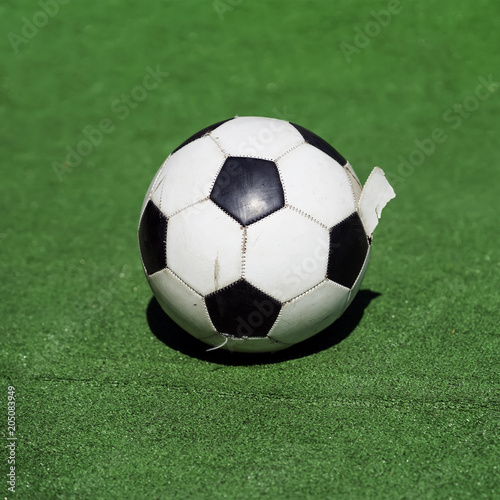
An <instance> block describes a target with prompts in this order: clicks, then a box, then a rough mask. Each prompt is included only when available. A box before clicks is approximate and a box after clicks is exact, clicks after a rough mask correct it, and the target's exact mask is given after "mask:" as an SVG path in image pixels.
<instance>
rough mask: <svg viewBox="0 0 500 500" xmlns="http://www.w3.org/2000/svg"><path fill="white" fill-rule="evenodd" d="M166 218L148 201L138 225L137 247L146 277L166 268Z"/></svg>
mask: <svg viewBox="0 0 500 500" xmlns="http://www.w3.org/2000/svg"><path fill="white" fill-rule="evenodd" d="M167 224H168V221H167V218H166V217H165V215H164V214H163V213H162V212H161V211H160V209H159V208H158V207H157V206H156V205H155V204H154V203H153V202H152V201H151V200H149V201H148V203H147V205H146V208H145V209H144V212H143V214H142V217H141V221H140V223H139V247H140V250H141V257H142V262H143V263H144V267H145V268H146V272H147V273H148V275H151V274H154V273H156V272H157V271H161V270H162V269H164V268H165V267H167V250H166V241H167Z"/></svg>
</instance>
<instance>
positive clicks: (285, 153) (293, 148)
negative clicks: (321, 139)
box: [275, 141, 308, 162]
mask: <svg viewBox="0 0 500 500" xmlns="http://www.w3.org/2000/svg"><path fill="white" fill-rule="evenodd" d="M304 144H308V142H307V141H302V142H299V144H296V145H295V146H293V147H291V148H289V149H287V150H286V151H285V152H284V153H281V154H280V155H279V156H278V157H276V159H275V161H276V162H277V161H278V160H281V159H282V158H283V156H285V155H287V154H288V153H291V152H292V151H294V150H296V149H297V148H299V147H300V146H303V145H304Z"/></svg>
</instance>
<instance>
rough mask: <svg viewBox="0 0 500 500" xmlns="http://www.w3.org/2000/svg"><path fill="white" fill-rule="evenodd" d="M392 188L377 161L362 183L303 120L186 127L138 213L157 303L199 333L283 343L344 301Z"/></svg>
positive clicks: (220, 342)
mask: <svg viewBox="0 0 500 500" xmlns="http://www.w3.org/2000/svg"><path fill="white" fill-rule="evenodd" d="M371 178H372V179H371ZM370 179H371V180H370ZM365 191H366V193H365ZM393 196H394V192H393V191H392V188H391V187H390V185H389V184H388V183H387V181H386V179H385V177H384V175H383V172H382V171H381V170H380V169H378V168H377V167H376V168H375V169H374V172H372V175H371V176H370V178H369V181H367V183H366V184H365V188H364V189H363V188H362V186H361V183H360V182H359V180H358V178H357V176H356V174H355V173H354V171H353V169H352V167H351V166H350V164H349V163H348V162H347V161H346V160H345V159H344V158H343V157H342V156H341V155H340V154H339V153H338V152H337V151H336V150H335V149H334V148H333V147H332V146H330V145H329V144H328V143H327V142H326V141H324V140H323V139H321V138H320V137H318V136H317V135H315V134H314V133H312V132H310V131H308V130H306V129H304V128H303V127H300V126H298V125H295V124H292V123H290V122H287V121H283V120H277V119H273V118H262V117H235V118H233V119H230V120H226V121H224V122H219V123H216V124H214V125H212V126H210V127H207V128H205V129H203V130H201V131H200V132H198V133H197V134H195V135H193V136H192V137H190V138H189V139H188V140H186V141H185V142H184V143H183V144H181V145H180V146H179V147H178V148H177V149H175V150H174V151H173V152H172V154H170V156H169V157H168V158H167V159H166V161H165V162H164V164H163V165H162V166H161V168H160V169H159V171H158V172H157V174H156V176H155V178H154V179H153V181H152V183H151V186H150V187H149V189H148V191H147V194H146V197H145V200H144V204H143V207H142V212H141V217H140V222H139V246H140V251H141V257H142V262H143V266H144V271H145V273H146V276H147V279H148V282H149V284H150V286H151V288H152V290H153V292H154V295H155V296H156V298H157V300H158V302H159V303H160V305H161V306H162V308H163V309H164V311H165V312H166V313H167V314H168V315H169V316H170V317H171V318H172V319H173V320H174V321H175V322H176V323H177V324H178V325H179V326H181V327H182V328H183V329H184V330H186V331H187V332H189V333H190V334H191V335H193V336H194V337H196V338H198V339H200V340H202V341H203V342H205V343H206V344H209V345H211V346H213V347H221V348H224V349H229V350H234V351H242V352H264V351H276V350H280V349H284V348H286V347H288V346H291V345H293V344H296V343H298V342H301V341H302V340H305V339H307V338H309V337H311V336H313V335H314V334H316V333H318V332H319V331H321V330H323V329H324V328H326V327H327V326H328V325H330V324H331V323H333V322H334V321H335V320H336V319H337V318H338V317H339V316H340V315H341V314H342V313H343V311H344V310H345V309H346V308H347V307H348V305H349V304H350V303H351V301H352V300H353V298H354V296H355V295H356V293H357V292H358V290H359V287H360V285H361V282H362V280H363V277H364V275H365V272H366V268H367V265H368V260H369V258H370V251H371V235H372V232H373V229H374V227H375V225H376V224H377V221H378V217H379V216H380V211H381V209H382V208H383V206H384V205H385V204H386V203H387V201H389V199H390V198H392V197H393Z"/></svg>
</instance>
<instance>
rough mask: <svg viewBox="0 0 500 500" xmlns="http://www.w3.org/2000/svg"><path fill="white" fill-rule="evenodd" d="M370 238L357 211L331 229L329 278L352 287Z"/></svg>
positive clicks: (361, 265)
mask: <svg viewBox="0 0 500 500" xmlns="http://www.w3.org/2000/svg"><path fill="white" fill-rule="evenodd" d="M368 247H369V243H368V238H367V236H366V232H365V228H364V227H363V223H362V222H361V219H360V218H359V215H358V213H357V212H354V213H353V214H351V215H350V216H349V217H347V218H346V219H344V220H343V221H342V222H340V223H339V224H337V225H335V226H333V227H332V228H331V229H330V250H329V254H328V268H327V275H326V276H327V278H328V279H330V280H332V281H335V282H336V283H339V284H340V285H343V286H345V287H347V288H352V286H353V285H354V283H355V282H356V279H357V277H358V276H359V273H360V271H361V269H362V267H363V263H364V261H365V258H366V254H367V252H368Z"/></svg>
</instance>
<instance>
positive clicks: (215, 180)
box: [208, 151, 229, 208]
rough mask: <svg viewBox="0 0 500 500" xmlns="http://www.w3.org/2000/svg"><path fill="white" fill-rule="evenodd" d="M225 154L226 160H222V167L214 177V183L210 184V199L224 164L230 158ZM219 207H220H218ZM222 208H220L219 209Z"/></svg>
mask: <svg viewBox="0 0 500 500" xmlns="http://www.w3.org/2000/svg"><path fill="white" fill-rule="evenodd" d="M223 153H224V160H222V163H221V165H220V167H219V168H218V169H217V172H216V174H215V175H214V178H213V179H212V182H211V183H210V192H209V193H208V197H209V198H210V195H211V194H212V191H213V190H214V186H215V183H216V182H217V178H218V177H219V175H220V173H221V170H222V167H224V164H225V163H226V160H227V159H228V158H229V155H228V154H227V153H225V152H224V151H223ZM217 206H219V205H217ZM219 208H220V207H219Z"/></svg>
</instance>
